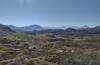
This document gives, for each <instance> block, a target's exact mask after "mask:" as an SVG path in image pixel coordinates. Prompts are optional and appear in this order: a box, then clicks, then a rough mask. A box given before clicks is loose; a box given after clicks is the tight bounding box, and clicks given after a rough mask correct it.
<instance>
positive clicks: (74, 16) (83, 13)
mask: <svg viewBox="0 0 100 65" xmlns="http://www.w3.org/2000/svg"><path fill="white" fill-rule="evenodd" d="M0 24H5V25H14V26H18V27H23V26H28V25H41V26H48V27H61V26H67V27H70V26H85V25H87V26H90V27H91V26H92V27H93V26H98V25H100V0H0Z"/></svg>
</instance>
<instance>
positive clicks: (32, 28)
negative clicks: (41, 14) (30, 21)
mask: <svg viewBox="0 0 100 65" xmlns="http://www.w3.org/2000/svg"><path fill="white" fill-rule="evenodd" d="M9 28H11V29H12V30H14V31H17V32H32V31H35V30H36V31H40V30H43V29H44V28H43V27H42V26H39V25H30V26H25V27H16V26H12V25H9Z"/></svg>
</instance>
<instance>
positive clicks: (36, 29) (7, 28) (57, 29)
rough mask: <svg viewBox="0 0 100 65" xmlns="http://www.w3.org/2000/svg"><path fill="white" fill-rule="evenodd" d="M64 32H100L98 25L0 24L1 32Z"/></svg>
mask: <svg viewBox="0 0 100 65" xmlns="http://www.w3.org/2000/svg"><path fill="white" fill-rule="evenodd" d="M14 31H15V32H54V33H56V32H65V33H71V34H85V33H92V34H100V26H96V27H88V26H83V27H80V28H79V27H75V26H74V27H69V28H66V27H65V26H63V27H43V26H40V25H30V26H25V27H16V26H12V25H2V24H0V33H1V32H5V33H8V32H14Z"/></svg>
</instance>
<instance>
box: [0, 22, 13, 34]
mask: <svg viewBox="0 0 100 65" xmlns="http://www.w3.org/2000/svg"><path fill="white" fill-rule="evenodd" d="M13 32H14V31H13V30H12V29H10V28H9V27H8V26H6V25H2V24H0V35H6V34H10V33H13Z"/></svg>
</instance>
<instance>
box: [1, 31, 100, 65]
mask: <svg viewBox="0 0 100 65" xmlns="http://www.w3.org/2000/svg"><path fill="white" fill-rule="evenodd" d="M99 61H100V35H99V34H90V35H72V34H70V35H69V34H68V35H67V34H64V33H63V34H61V33H59V34H54V33H35V34H29V33H13V34H9V35H6V36H2V37H0V65H100V62H99Z"/></svg>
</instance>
